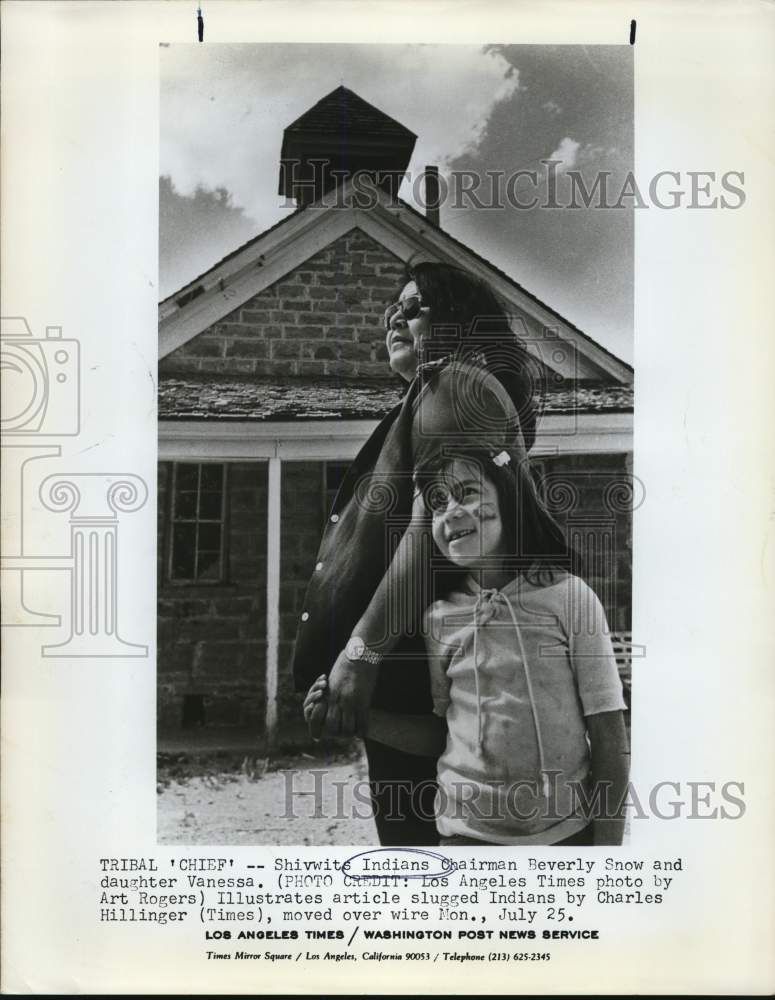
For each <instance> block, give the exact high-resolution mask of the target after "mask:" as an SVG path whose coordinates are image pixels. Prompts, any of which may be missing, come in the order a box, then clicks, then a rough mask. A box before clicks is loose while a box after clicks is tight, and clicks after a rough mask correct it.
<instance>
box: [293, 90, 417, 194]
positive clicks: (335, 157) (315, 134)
mask: <svg viewBox="0 0 775 1000" xmlns="http://www.w3.org/2000/svg"><path fill="white" fill-rule="evenodd" d="M416 141H417V136H416V135H414V133H413V132H410V131H409V129H408V128H406V127H405V126H403V125H402V124H401V123H400V122H397V121H396V120H395V119H394V118H391V117H390V116H389V115H386V114H385V113H384V112H382V111H380V110H379V109H378V108H375V107H374V106H373V105H371V104H369V103H368V102H367V101H364V100H363V98H362V97H359V96H358V95H357V94H356V93H354V92H353V91H352V90H348V89H347V87H337V88H336V90H332V91H331V93H330V94H327V95H326V96H325V97H323V98H322V99H321V100H320V101H318V103H317V104H315V105H313V107H311V108H310V109H309V111H305V113H304V114H303V115H302V116H301V117H300V118H297V119H296V121H295V122H293V123H292V124H290V125H289V126H288V127H287V128H286V129H285V131H284V133H283V145H282V151H281V153H280V186H279V194H281V195H283V196H284V197H285V198H286V199H287V198H293V199H294V200H295V201H296V205H297V207H298V208H303V207H304V206H305V205H309V204H311V203H312V202H315V201H317V200H318V199H320V198H321V197H322V196H323V195H324V194H326V193H327V192H329V191H331V190H333V189H334V188H335V187H336V186H337V185H339V184H342V183H344V182H345V181H346V180H347V179H348V178H350V177H351V176H352V175H353V174H356V173H364V174H368V175H369V177H370V178H371V179H372V180H373V182H374V183H375V184H376V185H378V186H379V187H381V188H382V189H383V190H385V191H387V192H388V193H389V194H390V195H391V196H392V197H397V195H398V188H399V187H400V185H401V181H402V179H403V176H404V174H405V173H406V170H407V168H408V166H409V160H410V159H411V156H412V150H413V149H414V144H415V142H416Z"/></svg>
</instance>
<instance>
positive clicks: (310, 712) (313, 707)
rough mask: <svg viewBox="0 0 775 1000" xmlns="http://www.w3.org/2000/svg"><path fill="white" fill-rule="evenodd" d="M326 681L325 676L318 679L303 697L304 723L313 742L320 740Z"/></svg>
mask: <svg viewBox="0 0 775 1000" xmlns="http://www.w3.org/2000/svg"><path fill="white" fill-rule="evenodd" d="M327 690H328V679H327V677H326V675H325V674H321V675H320V677H318V678H317V679H316V680H315V682H314V684H313V685H312V687H311V688H310V689H309V691H307V694H306V695H305V697H304V707H303V710H304V721H305V722H306V723H307V727H308V728H309V733H310V736H311V737H312V739H313V740H316V739H320V733H321V732H322V729H323V723H324V721H325V718H326V695H327Z"/></svg>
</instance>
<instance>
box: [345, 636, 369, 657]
mask: <svg viewBox="0 0 775 1000" xmlns="http://www.w3.org/2000/svg"><path fill="white" fill-rule="evenodd" d="M365 649H366V643H365V642H364V641H363V639H350V641H349V642H348V643H347V650H346V653H347V656H348V657H349V658H350V659H351V660H359V659H360V658H361V657H362V656H363V651H364V650H365Z"/></svg>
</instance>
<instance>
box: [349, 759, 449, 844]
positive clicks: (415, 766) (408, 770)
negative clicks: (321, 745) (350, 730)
mask: <svg viewBox="0 0 775 1000" xmlns="http://www.w3.org/2000/svg"><path fill="white" fill-rule="evenodd" d="M364 744H365V746H366V758H367V760H368V762H369V790H370V792H371V805H372V808H373V810H374V821H375V823H376V824H377V833H378V834H379V842H380V844H382V845H383V846H384V847H399V846H400V847H408V846H413V845H414V846H417V847H428V846H435V845H437V844H438V842H439V834H438V831H437V830H436V817H435V812H434V808H433V806H434V800H435V798H436V764H437V758H436V757H419V756H418V755H417V754H413V753H404V751H403V750H395V749H394V748H393V747H389V746H386V745H385V744H384V743H377V742H376V741H375V740H364Z"/></svg>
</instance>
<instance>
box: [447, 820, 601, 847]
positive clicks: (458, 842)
mask: <svg viewBox="0 0 775 1000" xmlns="http://www.w3.org/2000/svg"><path fill="white" fill-rule="evenodd" d="M440 843H441V846H442V847H510V846H511V847H516V846H517V845H516V844H511V845H510V844H491V843H490V842H489V841H488V840H475V839H474V838H473V837H458V836H453V837H442V838H441V839H440ZM533 846H534V847H591V846H592V824H591V823H590V824H589V826H585V827H584V829H583V830H579V832H578V833H572V834H571V835H570V837H566V838H565V840H556V841H555V842H554V843H553V844H534V845H533Z"/></svg>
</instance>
